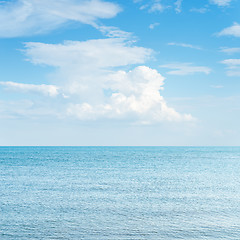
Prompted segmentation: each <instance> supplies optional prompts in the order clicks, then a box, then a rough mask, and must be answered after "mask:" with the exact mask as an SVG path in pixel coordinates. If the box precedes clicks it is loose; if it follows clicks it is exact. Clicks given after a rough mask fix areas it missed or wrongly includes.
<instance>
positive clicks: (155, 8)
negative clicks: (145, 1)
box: [149, 2, 165, 12]
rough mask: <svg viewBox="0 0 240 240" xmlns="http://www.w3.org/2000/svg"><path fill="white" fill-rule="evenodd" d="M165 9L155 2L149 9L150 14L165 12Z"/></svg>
mask: <svg viewBox="0 0 240 240" xmlns="http://www.w3.org/2000/svg"><path fill="white" fill-rule="evenodd" d="M164 9H165V7H164V6H163V5H162V4H161V3H160V2H155V3H154V4H153V5H151V7H150V8H149V12H163V11H164Z"/></svg>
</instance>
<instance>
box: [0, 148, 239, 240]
mask: <svg viewBox="0 0 240 240" xmlns="http://www.w3.org/2000/svg"><path fill="white" fill-rule="evenodd" d="M0 183H1V184H0V239H1V240H10V239H11V240H15V239H16V240H19V239H20V240H25V239H44V240H45V239H51V240H52V239H71V240H72V239H74V240H75V239H86V240H118V239H119V240H120V239H121V240H122V239H124V240H130V239H131V240H132V239H136V240H142V239H147V240H150V239H154V240H158V239H164V240H169V239H189V240H190V239H194V240H196V239H209V240H210V239H211V240H213V239H236V240H239V239H240V217H239V216H240V148H238V147H232V148H231V147H0Z"/></svg>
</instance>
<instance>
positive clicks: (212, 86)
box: [211, 85, 223, 89]
mask: <svg viewBox="0 0 240 240" xmlns="http://www.w3.org/2000/svg"><path fill="white" fill-rule="evenodd" d="M211 88H216V89H219V88H223V86H222V85H211Z"/></svg>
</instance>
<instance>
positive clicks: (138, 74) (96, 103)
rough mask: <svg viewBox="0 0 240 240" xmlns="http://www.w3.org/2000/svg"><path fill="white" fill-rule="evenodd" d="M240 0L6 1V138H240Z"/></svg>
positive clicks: (1, 106) (2, 93) (172, 141)
mask: <svg viewBox="0 0 240 240" xmlns="http://www.w3.org/2000/svg"><path fill="white" fill-rule="evenodd" d="M239 11H240V1H238V0H201V1H200V0H198V1H189V0H127V1H126V0H114V1H111V0H109V1H105V0H51V1H47V0H3V1H0V145H2V146H6V145H7V146H8V145H10V146H12V145H16V146H24V145H27V146H58V145H59V146H106V145H107V146H229V145H230V146H239V145H240V124H239V119H240V91H239V89H240V14H239Z"/></svg>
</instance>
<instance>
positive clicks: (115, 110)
mask: <svg viewBox="0 0 240 240" xmlns="http://www.w3.org/2000/svg"><path fill="white" fill-rule="evenodd" d="M25 53H26V55H27V56H28V58H29V61H31V62H33V63H35V64H46V65H50V66H53V67H56V73H55V75H53V76H55V79H54V81H55V82H58V87H59V89H61V93H62V94H63V95H64V96H67V98H64V99H63V98H62V101H64V102H65V110H66V114H67V116H74V117H76V118H78V119H81V120H87V119H93V120H94V119H99V118H108V119H125V120H129V121H132V122H140V123H145V124H146V123H152V122H158V121H188V120H192V119H193V118H192V117H191V115H184V114H180V113H178V112H177V111H175V110H174V109H173V108H170V107H168V106H167V104H166V102H165V100H164V98H163V97H162V96H161V95H160V93H159V91H161V89H162V86H163V80H164V78H163V77H162V76H161V75H160V74H159V73H158V72H157V71H156V70H153V69H150V68H148V67H146V66H140V67H135V68H133V70H131V71H123V70H119V68H120V67H124V66H126V67H128V68H129V66H130V65H132V64H142V63H144V62H145V61H146V59H148V58H149V57H150V55H151V53H152V50H150V49H146V48H142V47H136V46H132V42H127V41H125V40H124V39H117V38H111V39H99V40H88V41H85V42H77V41H75V42H73V41H67V42H64V43H63V44H44V43H26V50H25Z"/></svg>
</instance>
